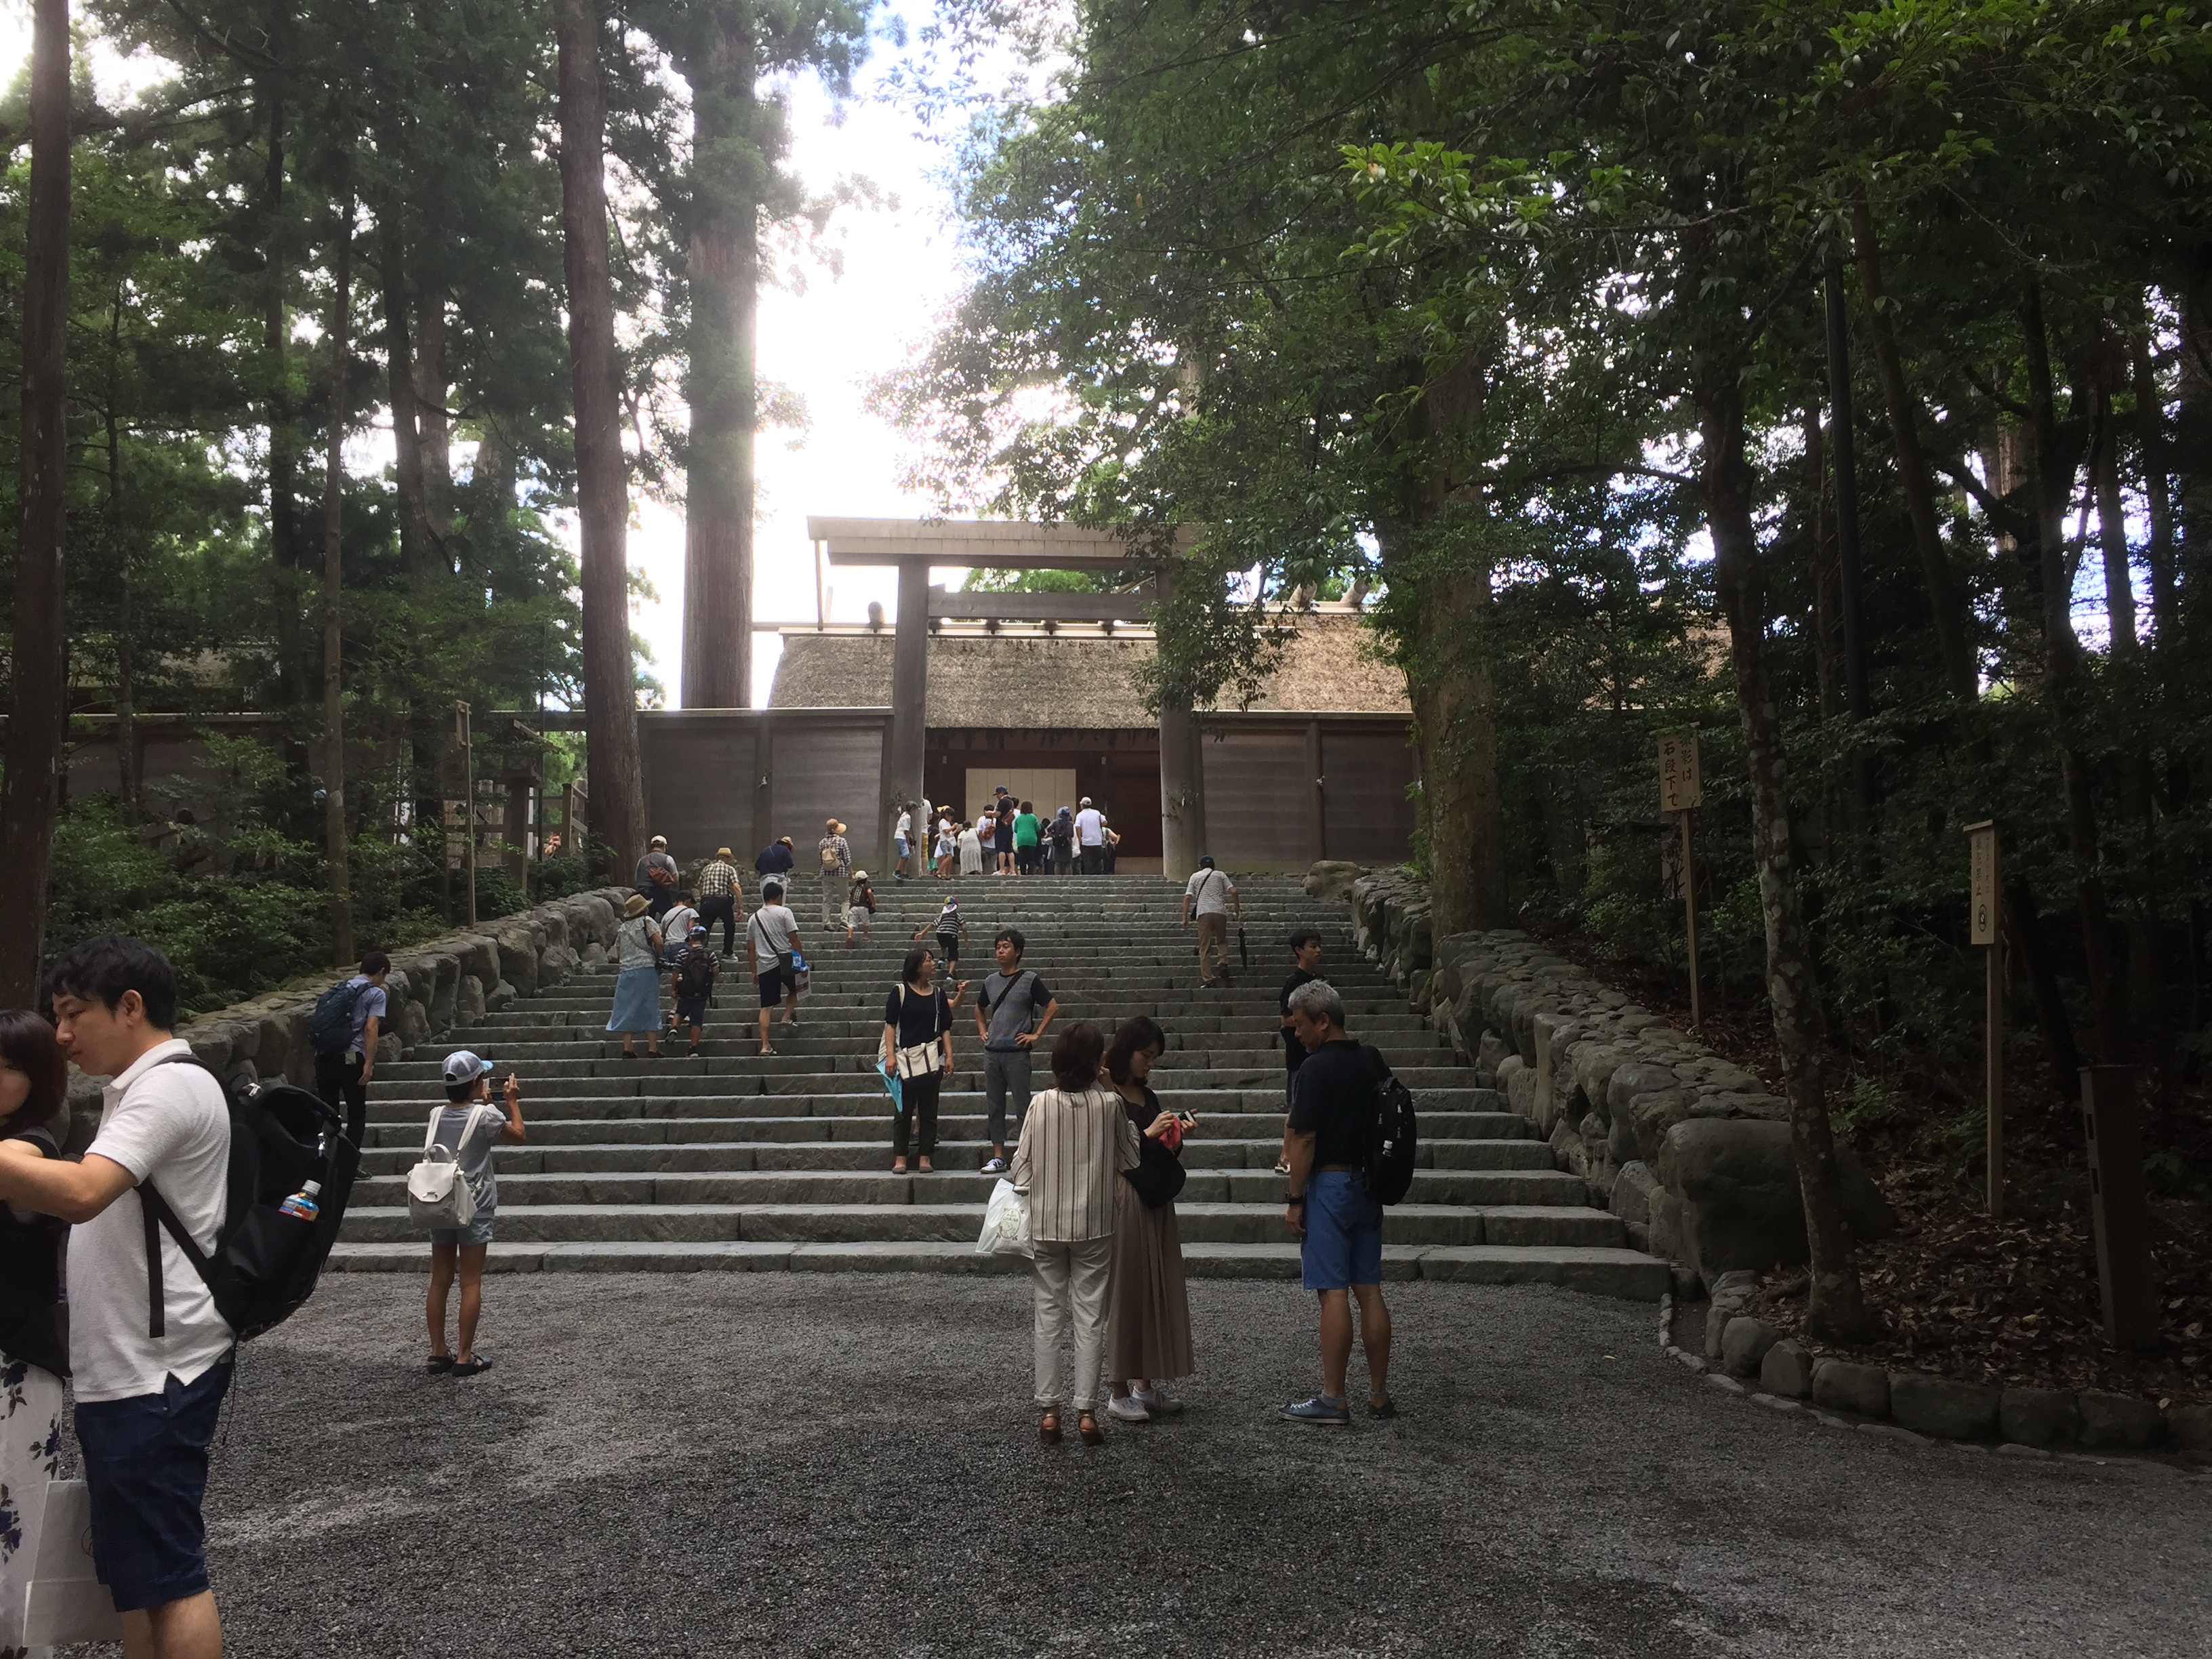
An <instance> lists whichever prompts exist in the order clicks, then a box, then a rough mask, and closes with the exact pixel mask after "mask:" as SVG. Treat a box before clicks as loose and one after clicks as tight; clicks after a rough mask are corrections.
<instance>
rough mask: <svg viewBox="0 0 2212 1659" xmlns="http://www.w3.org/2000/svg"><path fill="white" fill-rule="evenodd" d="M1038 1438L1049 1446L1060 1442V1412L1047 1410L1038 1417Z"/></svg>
mask: <svg viewBox="0 0 2212 1659" xmlns="http://www.w3.org/2000/svg"><path fill="white" fill-rule="evenodd" d="M1037 1438H1038V1439H1040V1440H1042V1441H1043V1442H1044V1443H1045V1444H1046V1445H1048V1446H1057V1445H1058V1444H1059V1443H1060V1413H1058V1412H1047V1413H1045V1414H1044V1415H1043V1416H1042V1417H1041V1418H1039V1419H1037Z"/></svg>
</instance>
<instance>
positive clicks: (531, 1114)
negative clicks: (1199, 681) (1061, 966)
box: [369, 1073, 1498, 1134]
mask: <svg viewBox="0 0 2212 1659" xmlns="http://www.w3.org/2000/svg"><path fill="white" fill-rule="evenodd" d="M841 1082H842V1088H823V1091H821V1093H799V1091H783V1088H765V1091H745V1093H737V1091H734V1088H730V1086H728V1079H710V1078H688V1079H686V1078H679V1079H668V1082H664V1084H661V1086H657V1088H639V1086H630V1088H629V1091H623V1088H622V1079H606V1078H595V1079H580V1078H568V1079H553V1082H535V1079H533V1082H531V1086H529V1088H526V1091H525V1097H522V1117H525V1121H542V1119H562V1117H568V1119H573V1117H592V1115H604V1117H748V1115H757V1117H869V1115H887V1113H890V1110H891V1097H890V1095H887V1093H884V1088H883V1082H880V1079H878V1078H876V1075H874V1073H867V1075H865V1078H863V1075H858V1073H854V1075H852V1078H845V1079H841ZM957 1082H960V1084H964V1086H957V1088H949V1091H945V1095H942V1103H940V1115H942V1117H951V1115H960V1113H982V1110H984V1093H982V1088H978V1086H973V1084H978V1082H980V1079H973V1078H967V1079H957ZM431 1099H434V1095H431V1091H429V1088H425V1091H420V1093H416V1091H400V1093H387V1091H385V1088H383V1086H380V1084H378V1088H376V1091H372V1095H369V1121H372V1124H416V1126H418V1128H416V1133H418V1134H420V1133H422V1130H420V1126H422V1124H427V1121H429V1106H431ZM1159 1099H1161V1103H1164V1106H1168V1109H1170V1110H1188V1113H1194V1115H1197V1117H1199V1119H1201V1121H1203V1124H1212V1121H1214V1119H1217V1117H1221V1115H1237V1113H1261V1115H1265V1113H1272V1115H1276V1119H1281V1115H1283V1109H1285V1102H1283V1088H1281V1084H1276V1086H1274V1088H1161V1091H1159ZM1413 1103H1416V1109H1418V1113H1420V1119H1422V1121H1425V1124H1427V1121H1429V1117H1431V1115H1433V1113H1444V1115H1455V1113H1482V1115H1493V1110H1495V1106H1498V1102H1495V1091H1491V1088H1416V1091H1413ZM1437 1133H1444V1130H1437Z"/></svg>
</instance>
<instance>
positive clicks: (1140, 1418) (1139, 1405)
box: [1106, 1394, 1152, 1423]
mask: <svg viewBox="0 0 2212 1659" xmlns="http://www.w3.org/2000/svg"><path fill="white" fill-rule="evenodd" d="M1145 1405H1146V1401H1145V1398H1144V1396H1143V1395H1134V1394H1119V1395H1115V1396H1114V1397H1113V1398H1112V1399H1111V1400H1109V1401H1107V1402H1106V1415H1107V1416H1109V1417H1111V1418H1114V1419H1117V1420H1118V1421H1121V1422H1123V1423H1142V1422H1144V1421H1146V1419H1149V1418H1150V1417H1151V1416H1152V1413H1150V1412H1148V1411H1146V1409H1145Z"/></svg>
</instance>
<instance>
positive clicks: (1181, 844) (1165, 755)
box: [806, 517, 1206, 875]
mask: <svg viewBox="0 0 2212 1659" xmlns="http://www.w3.org/2000/svg"><path fill="white" fill-rule="evenodd" d="M806 533H807V535H808V536H809V537H810V538H812V540H813V541H814V542H815V543H816V544H817V545H819V546H820V547H821V549H822V550H823V553H824V555H825V556H827V558H828V559H829V562H830V563H831V564H833V565H865V566H875V567H878V568H880V567H882V566H884V565H890V566H892V567H893V568H896V570H897V571H898V613H897V617H896V623H895V627H894V631H893V634H892V644H891V731H890V745H889V749H888V751H887V753H886V754H885V757H884V811H885V813H886V815H887V823H886V826H885V827H886V828H888V819H889V818H896V817H897V815H898V806H897V803H898V801H899V800H900V799H908V800H920V799H921V798H922V768H923V764H924V762H925V760H926V758H927V750H928V738H929V619H930V617H931V614H932V605H931V599H930V586H929V572H930V568H931V567H932V566H933V565H937V566H944V565H957V566H963V567H965V568H969V569H979V570H1129V569H1132V568H1144V567H1146V566H1147V565H1150V566H1152V567H1154V569H1155V574H1154V576H1153V579H1152V580H1153V583H1154V589H1155V592H1157V594H1158V597H1159V599H1161V600H1162V601H1164V600H1165V599H1167V597H1168V596H1169V594H1170V592H1172V591H1173V587H1174V582H1175V567H1174V562H1173V558H1174V556H1175V555H1176V554H1180V553H1182V552H1184V551H1187V550H1188V549H1189V547H1190V545H1191V544H1192V543H1193V542H1194V541H1195V540H1196V539H1197V537H1198V532H1197V531H1196V530H1195V529H1194V528H1191V527H1188V526H1185V527H1182V528H1180V529H1178V530H1177V531H1176V539H1175V541H1174V543H1173V544H1172V548H1171V550H1170V551H1169V553H1168V555H1167V556H1166V557H1163V556H1162V555H1161V553H1160V552H1158V551H1153V550H1148V549H1146V547H1144V546H1142V545H1140V544H1139V543H1137V542H1134V541H1133V540H1132V539H1131V538H1128V537H1127V536H1124V535H1122V534H1120V533H1117V532H1114V531H1109V530H1084V529H1079V528H1078V527H1077V526H1073V525H1064V524H1031V523H1023V522H1019V521H1017V520H921V519H829V518H813V517H810V518H809V519H808V520H806ZM935 614H937V615H939V616H940V617H961V618H963V619H968V620H975V621H986V622H988V621H999V622H1036V621H1053V622H1066V623H1104V622H1129V621H1133V620H1137V619H1138V618H1139V617H1140V616H1141V615H1142V607H1141V605H1133V603H1132V598H1131V596H1129V595H1127V594H1096V595H1093V594H1087V593H1050V594H1046V593H940V594H939V596H938V599H937V602H936V611H935ZM1198 742H1199V732H1198V720H1197V717H1196V716H1195V715H1194V714H1193V713H1192V711H1191V708H1190V706H1189V705H1188V703H1185V704H1184V705H1183V706H1182V707H1181V708H1167V707H1163V708H1161V710H1160V838H1161V854H1162V857H1161V867H1162V868H1163V869H1164V870H1165V871H1166V872H1167V873H1169V874H1170V875H1180V874H1182V873H1185V872H1188V871H1191V870H1194V869H1195V868H1197V866H1198V860H1199V855H1200V854H1202V853H1203V852H1205V850H1206V781H1205V772H1204V769H1203V767H1202V766H1201V764H1200V757H1199V749H1198ZM885 844H886V845H888V844H889V843H888V839H886V843H885Z"/></svg>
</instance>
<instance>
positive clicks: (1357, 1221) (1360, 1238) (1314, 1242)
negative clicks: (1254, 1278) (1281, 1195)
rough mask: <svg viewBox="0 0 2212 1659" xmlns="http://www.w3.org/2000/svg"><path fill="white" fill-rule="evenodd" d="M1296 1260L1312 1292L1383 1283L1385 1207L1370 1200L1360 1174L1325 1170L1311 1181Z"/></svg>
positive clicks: (1307, 1287)
mask: <svg viewBox="0 0 2212 1659" xmlns="http://www.w3.org/2000/svg"><path fill="white" fill-rule="evenodd" d="M1298 1259H1299V1261H1300V1262H1301V1263H1302V1264H1303V1266H1304V1282H1305V1287H1306V1289H1308V1290H1310V1291H1348V1290H1350V1289H1351V1288H1352V1286H1353V1285H1380V1284H1381V1283H1382V1282H1383V1206H1381V1205H1380V1204H1377V1203H1376V1201H1375V1200H1373V1199H1371V1198H1370V1197H1368V1196H1367V1191H1366V1188H1365V1187H1364V1185H1363V1184H1362V1183H1361V1181H1360V1178H1359V1172H1358V1170H1322V1171H1321V1172H1320V1173H1319V1174H1316V1175H1313V1176H1309V1177H1307V1180H1306V1237H1305V1243H1304V1244H1303V1245H1302V1246H1301V1247H1300V1249H1299V1251H1298Z"/></svg>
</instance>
